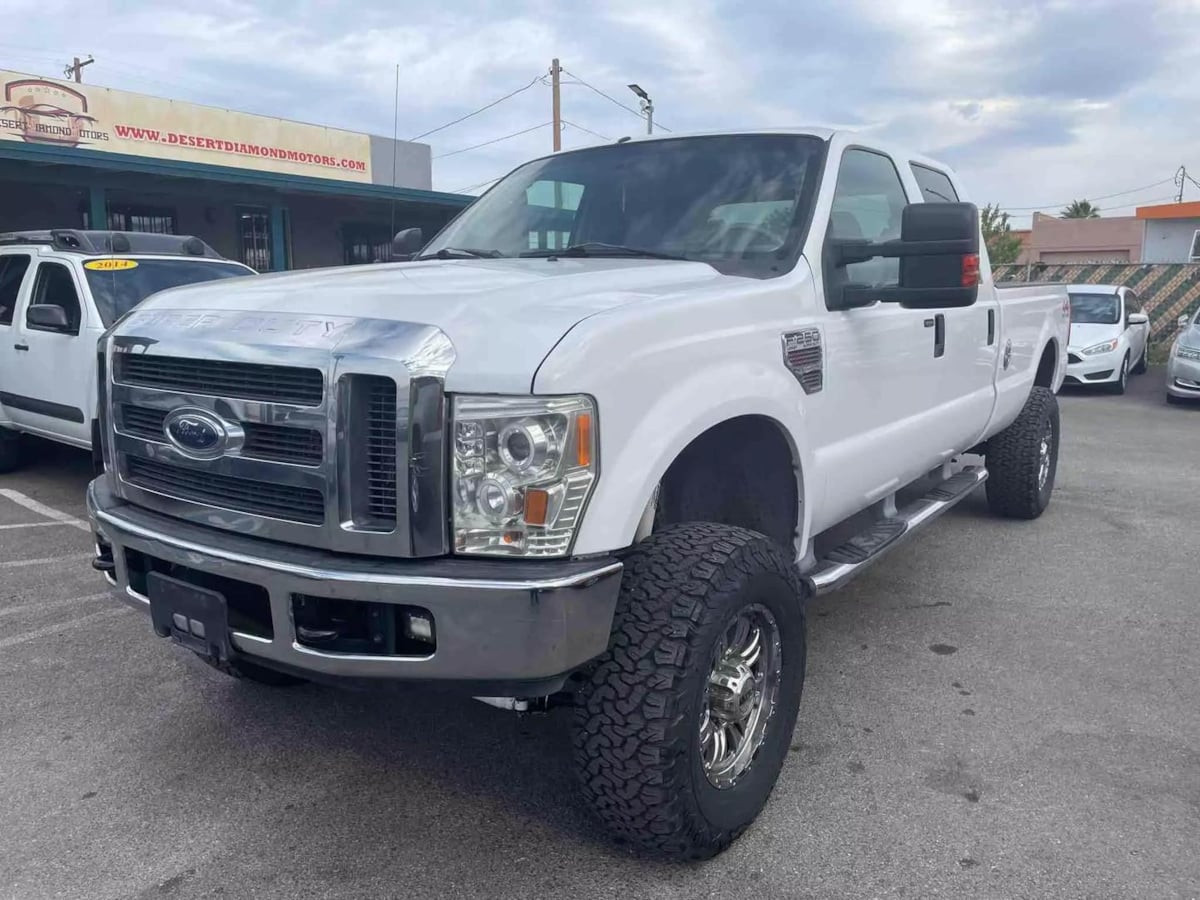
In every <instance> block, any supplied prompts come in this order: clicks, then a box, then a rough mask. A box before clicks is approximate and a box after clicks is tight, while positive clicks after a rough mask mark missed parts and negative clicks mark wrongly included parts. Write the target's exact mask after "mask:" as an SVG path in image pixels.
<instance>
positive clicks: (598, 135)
mask: <svg viewBox="0 0 1200 900" xmlns="http://www.w3.org/2000/svg"><path fill="white" fill-rule="evenodd" d="M562 122H563V124H564V125H570V126H571V127H572V128H576V129H578V130H579V131H586V132H587V133H588V134H590V135H591V136H592V137H598V138H600V140H602V141H611V140H612V138H610V137H605V136H604V135H602V134H600V132H598V131H592V129H590V128H584V127H583V126H582V125H576V124H575V123H574V122H570V121H568V120H566V119H563V120H562Z"/></svg>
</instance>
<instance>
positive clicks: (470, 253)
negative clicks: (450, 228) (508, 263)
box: [417, 247, 504, 259]
mask: <svg viewBox="0 0 1200 900" xmlns="http://www.w3.org/2000/svg"><path fill="white" fill-rule="evenodd" d="M502 256H504V254H503V253H501V252H500V251H499V250H476V249H475V248H474V247H443V248H442V249H441V250H438V251H436V252H434V253H422V254H421V255H420V256H418V257H417V259H499V258H500V257H502Z"/></svg>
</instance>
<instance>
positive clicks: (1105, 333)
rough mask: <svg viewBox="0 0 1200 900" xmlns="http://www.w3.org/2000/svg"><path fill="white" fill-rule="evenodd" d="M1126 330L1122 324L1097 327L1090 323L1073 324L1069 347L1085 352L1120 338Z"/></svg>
mask: <svg viewBox="0 0 1200 900" xmlns="http://www.w3.org/2000/svg"><path fill="white" fill-rule="evenodd" d="M1122 331H1124V329H1123V328H1122V327H1121V326H1120V324H1116V325H1097V324H1095V323H1088V322H1072V323H1071V339H1070V340H1069V341H1068V342H1067V347H1068V348H1069V349H1071V350H1085V349H1087V348H1088V347H1092V346H1094V345H1096V344H1099V343H1101V342H1103V341H1111V340H1112V339H1113V338H1119V337H1120V336H1121V333H1122Z"/></svg>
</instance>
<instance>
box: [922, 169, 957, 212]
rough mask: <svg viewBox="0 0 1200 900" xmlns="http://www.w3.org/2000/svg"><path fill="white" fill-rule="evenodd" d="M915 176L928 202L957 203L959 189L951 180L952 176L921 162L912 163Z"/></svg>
mask: <svg viewBox="0 0 1200 900" xmlns="http://www.w3.org/2000/svg"><path fill="white" fill-rule="evenodd" d="M912 173H913V178H915V179H917V186H918V187H920V189H921V196H922V197H923V198H924V199H925V202H926V203H957V202H958V191H956V190H955V189H954V184H953V183H952V182H951V181H950V176H949V175H947V174H946V173H945V172H939V171H938V170H937V169H931V168H929V166H923V165H921V164H920V163H913V164H912Z"/></svg>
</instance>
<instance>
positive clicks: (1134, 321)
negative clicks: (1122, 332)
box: [1129, 313, 1150, 325]
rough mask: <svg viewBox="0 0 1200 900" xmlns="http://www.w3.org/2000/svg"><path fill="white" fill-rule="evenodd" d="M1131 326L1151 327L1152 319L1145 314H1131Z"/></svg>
mask: <svg viewBox="0 0 1200 900" xmlns="http://www.w3.org/2000/svg"><path fill="white" fill-rule="evenodd" d="M1129 324H1130V325H1149V324H1150V317H1149V316H1148V315H1146V314H1145V313H1130V314H1129Z"/></svg>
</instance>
